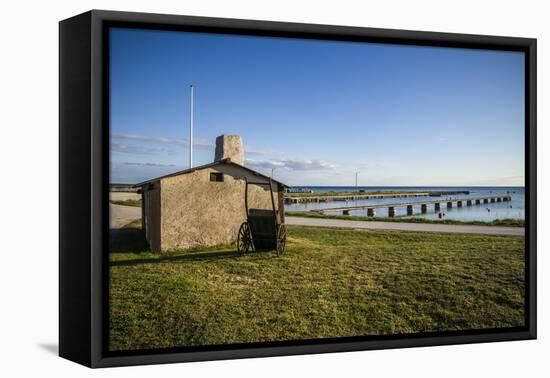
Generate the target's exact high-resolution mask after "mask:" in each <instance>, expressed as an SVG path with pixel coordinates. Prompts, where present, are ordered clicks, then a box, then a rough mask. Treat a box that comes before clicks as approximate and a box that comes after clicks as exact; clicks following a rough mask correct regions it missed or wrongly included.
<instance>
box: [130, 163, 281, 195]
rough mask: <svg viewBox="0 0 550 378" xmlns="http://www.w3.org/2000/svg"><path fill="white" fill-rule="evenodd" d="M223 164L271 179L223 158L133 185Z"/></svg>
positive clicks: (145, 183)
mask: <svg viewBox="0 0 550 378" xmlns="http://www.w3.org/2000/svg"><path fill="white" fill-rule="evenodd" d="M222 164H227V165H233V166H235V167H237V168H241V169H244V170H245V171H248V172H251V173H252V174H253V175H256V176H259V177H263V178H265V179H268V180H269V178H270V177H269V176H266V175H264V174H261V173H260V172H257V171H255V170H253V169H250V168H247V167H245V166H244V165H240V164H237V163H234V162H232V161H231V159H223V160H218V161H215V162H213V163H209V164H205V165H199V166H197V167H193V168H188V169H184V170H183V171H178V172H174V173H170V174H168V175H164V176H160V177H156V178H153V179H150V180H147V181H143V182H140V183H139V184H135V185H133V187H134V188H139V187H142V186H144V185H147V184H149V183H152V182H155V181H158V180H161V179H163V178H168V177H173V176H179V175H185V174H187V173H191V172H195V171H199V170H201V169H205V168H212V167H215V166H217V165H222ZM272 181H273V182H276V183H277V184H279V185H282V186H283V187H285V188H288V187H289V186H288V185H286V184H284V183H282V182H280V181H278V180H275V179H272Z"/></svg>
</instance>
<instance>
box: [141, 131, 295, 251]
mask: <svg viewBox="0 0 550 378" xmlns="http://www.w3.org/2000/svg"><path fill="white" fill-rule="evenodd" d="M215 157H216V159H215V161H214V162H213V163H210V164H206V165H202V166H198V167H193V168H190V169H186V170H183V171H179V172H175V173H172V174H169V175H166V176H162V177H158V178H155V179H152V180H148V181H145V182H142V183H139V184H137V185H135V187H138V188H140V189H141V198H142V228H143V230H144V232H145V237H146V239H147V241H148V243H149V246H150V248H151V250H152V251H153V252H165V251H171V250H177V249H188V248H193V247H205V246H214V245H220V244H226V243H232V242H234V241H235V239H236V237H237V232H238V230H239V227H240V225H241V223H243V222H244V221H245V220H246V212H245V204H244V191H245V181H244V179H245V178H247V179H248V180H249V181H254V182H269V177H267V176H265V175H263V174H261V173H259V172H256V171H254V170H252V169H249V168H246V167H244V166H243V165H242V163H243V162H244V149H243V147H242V141H241V138H240V136H236V135H222V136H219V137H218V138H216V152H215ZM272 186H273V192H274V195H275V201H276V204H275V206H276V209H277V211H278V213H279V217H280V220H281V221H282V220H283V219H284V191H285V189H286V188H287V186H286V185H285V184H283V183H281V182H279V181H276V180H273V185H272ZM248 201H249V206H250V207H253V208H265V209H270V208H271V197H270V194H269V189H268V188H265V187H260V186H255V185H252V186H250V187H249V197H248Z"/></svg>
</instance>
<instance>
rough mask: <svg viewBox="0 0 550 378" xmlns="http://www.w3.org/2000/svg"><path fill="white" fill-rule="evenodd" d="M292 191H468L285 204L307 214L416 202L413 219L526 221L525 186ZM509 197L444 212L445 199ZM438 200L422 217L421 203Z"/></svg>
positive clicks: (399, 212) (399, 211)
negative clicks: (337, 209)
mask: <svg viewBox="0 0 550 378" xmlns="http://www.w3.org/2000/svg"><path fill="white" fill-rule="evenodd" d="M293 189H306V190H311V191H313V192H335V194H337V192H354V191H357V192H359V191H364V193H360V192H359V193H358V194H368V192H376V191H381V190H382V191H383V190H391V191H402V192H438V191H441V192H445V191H447V192H448V191H453V192H456V191H468V192H469V194H452V195H445V194H444V195H442V196H438V197H430V196H425V197H404V198H390V197H388V198H377V199H374V198H372V199H358V200H353V201H328V202H322V203H315V202H310V203H299V204H286V205H285V210H286V211H310V210H318V209H328V208H334V207H348V206H349V207H353V206H365V205H381V204H399V203H418V205H416V206H413V215H412V217H415V218H416V217H420V218H426V219H439V214H438V213H439V212H441V213H442V214H441V215H442V219H453V220H461V221H486V222H488V221H492V220H496V219H525V189H524V187H501V186H499V187H479V186H475V187H436V186H406V187H405V186H401V187H395V186H392V187H372V186H360V187H357V188H356V187H349V186H309V187H308V186H303V187H294V188H293ZM504 195H508V196H511V197H512V200H511V201H507V202H495V203H481V204H479V205H476V204H475V202H474V203H473V204H472V206H466V202H465V201H464V202H463V207H457V206H456V202H454V203H453V207H452V208H450V209H447V203H446V200H447V199H449V200H455V199H464V200H467V199H469V198H479V197H498V196H504ZM428 201H429V202H432V201H441V202H440V203H441V209H440V210H439V212H435V210H434V204H433V203H429V204H428V212H427V213H426V214H421V212H420V204H421V203H424V202H428ZM395 212H396V213H395V215H396V216H402V217H405V218H406V217H407V208H406V206H403V207H396V208H395ZM326 214H328V215H331V214H332V215H340V214H342V211H341V210H340V211H333V212H331V211H327V212H326ZM350 215H356V216H367V209H361V210H352V211H350ZM387 216H388V208H386V207H383V208H377V209H376V217H387Z"/></svg>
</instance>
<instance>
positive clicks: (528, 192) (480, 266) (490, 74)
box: [59, 10, 536, 367]
mask: <svg viewBox="0 0 550 378" xmlns="http://www.w3.org/2000/svg"><path fill="white" fill-rule="evenodd" d="M59 27H60V55H59V74H60V75H59V77H60V82H59V89H60V97H59V118H60V120H59V127H60V147H59V148H60V150H59V154H60V193H59V200H60V210H59V211H60V231H59V232H60V239H59V240H60V247H59V254H60V259H59V261H60V266H59V267H60V269H59V303H60V306H59V322H60V326H59V354H60V355H61V356H62V357H64V358H67V359H69V360H72V361H75V362H77V363H80V364H83V365H86V366H89V367H108V366H119V365H137V364H156V363H168V362H184V361H200V360H216V359H231V358H249V357H265V356H279V355H295V354H306V353H326V352H344V351H356V350H368V349H382V348H404V347H415V346H431V345H447V344H458V343H478V342H494V341H511V340H526V339H533V338H536V40H535V39H529V38H515V37H496V36H484V35H467V34H448V33H434V32H418V31H403V30H385V29H373V28H357V27H344V26H328V25H310V24H295V23H280V22H267V21H249V20H234V19H218V18H203V17H188V16H174V15H159V14H144V13H126V12H112V11H96V10H93V11H90V12H87V13H84V14H81V15H78V16H75V17H72V18H70V19H67V20H64V21H61V22H60V25H59Z"/></svg>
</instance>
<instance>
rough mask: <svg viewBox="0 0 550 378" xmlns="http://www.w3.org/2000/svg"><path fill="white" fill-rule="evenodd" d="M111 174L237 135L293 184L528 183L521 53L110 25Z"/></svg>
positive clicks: (165, 166)
mask: <svg viewBox="0 0 550 378" xmlns="http://www.w3.org/2000/svg"><path fill="white" fill-rule="evenodd" d="M110 73H111V81H110V82H111V88H110V90H111V92H110V93H111V96H110V97H111V104H110V126H111V182H124V183H135V182H138V181H142V180H145V179H149V178H153V177H156V176H159V175H162V174H166V173H170V172H174V171H177V170H179V169H184V168H186V167H187V166H188V164H189V162H188V154H189V153H188V147H187V145H188V140H187V137H188V133H189V130H188V127H189V122H188V119H189V85H190V84H193V85H194V87H195V97H194V100H195V108H194V109H195V118H194V124H195V147H194V165H200V164H206V163H209V162H211V161H212V160H213V157H214V148H213V144H214V141H215V138H216V136H218V135H221V134H239V135H241V136H242V138H243V141H244V144H245V158H246V162H245V165H247V166H249V167H251V168H253V169H256V170H258V171H260V172H263V173H265V174H271V168H275V171H274V176H275V178H277V179H279V180H281V181H283V182H285V183H287V184H289V185H354V183H355V174H354V172H360V173H359V176H358V177H359V180H358V181H359V185H373V186H380V185H406V186H413V185H456V186H468V185H523V183H524V167H523V165H524V135H523V132H524V56H523V53H519V52H500V51H488V50H471V49H456V48H434V47H418V46H400V45H382V44H366V43H355V42H340V41H334V42H329V41H315V40H300V39H287V38H265V37H250V36H228V35H215V34H201V33H187V32H171V31H151V30H132V29H118V28H117V29H112V30H111V62H110Z"/></svg>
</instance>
